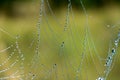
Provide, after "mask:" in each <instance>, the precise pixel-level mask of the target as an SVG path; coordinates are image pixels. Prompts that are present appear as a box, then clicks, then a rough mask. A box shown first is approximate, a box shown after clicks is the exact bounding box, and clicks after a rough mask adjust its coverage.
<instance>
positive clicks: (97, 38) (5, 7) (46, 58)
mask: <svg viewBox="0 0 120 80" xmlns="http://www.w3.org/2000/svg"><path fill="white" fill-rule="evenodd" d="M71 2H72V9H73V13H74V20H73V19H72V14H71V13H70V19H69V20H70V23H69V26H71V27H72V28H71V29H72V30H68V32H66V33H67V34H64V33H62V29H61V27H59V26H64V25H65V20H66V19H65V18H66V12H67V5H68V1H67V0H49V3H50V6H51V9H52V11H53V13H54V15H53V14H51V13H50V11H49V7H48V6H47V4H45V10H46V15H44V17H43V20H42V23H41V44H40V52H41V53H42V56H41V57H40V60H39V59H38V61H37V62H35V63H40V64H42V63H43V64H45V66H47V67H45V70H43V71H46V73H42V71H41V73H39V72H37V71H39V70H41V69H43V67H41V66H40V65H38V64H36V65H38V68H36V69H38V70H37V71H36V70H34V69H33V73H39V74H42V76H39V78H38V79H36V80H44V76H45V75H48V74H49V73H47V71H49V69H50V68H51V64H58V65H61V64H62V67H63V70H64V71H63V72H64V74H69V75H70V78H71V79H67V78H66V77H64V78H62V77H61V78H60V77H59V79H58V80H73V79H74V76H75V74H76V73H75V72H72V71H73V70H71V67H68V68H67V69H68V70H66V67H65V66H66V65H65V64H66V63H64V61H65V60H66V61H67V63H69V61H70V62H71V63H70V64H72V65H73V66H72V67H75V69H74V70H76V68H77V67H78V66H79V64H80V61H81V59H80V57H79V56H78V55H79V54H78V52H82V51H83V49H84V46H83V41H84V38H85V35H84V34H85V32H84V26H86V24H87V22H86V15H85V13H84V11H83V8H82V7H81V4H80V1H79V0H71ZM83 4H84V6H85V8H86V11H87V14H88V21H89V27H90V30H91V35H92V36H90V35H89V36H88V40H89V41H88V43H89V45H90V46H91V48H90V50H89V49H87V50H86V52H88V53H89V52H90V51H91V52H92V53H93V54H92V55H93V58H94V60H96V62H95V64H96V66H97V70H98V71H99V72H101V73H104V72H103V70H104V68H100V67H99V61H98V63H97V57H96V55H95V54H94V53H95V52H94V48H93V47H94V46H93V44H92V43H91V41H90V38H92V39H93V41H94V43H95V46H96V49H97V50H98V52H99V55H100V57H102V58H103V59H105V58H106V57H107V53H108V46H109V40H111V39H112V40H114V39H115V38H116V35H117V32H118V27H119V21H120V14H119V13H120V1H119V0H83ZM39 10H40V0H1V1H0V50H2V49H4V48H6V47H7V46H9V45H11V44H14V42H15V41H16V40H15V39H14V38H12V37H15V36H16V35H20V39H19V40H18V41H19V45H20V49H21V50H22V53H23V54H24V56H25V58H26V59H25V72H26V74H27V72H29V70H31V68H30V67H29V65H28V64H30V62H31V60H32V58H33V56H34V55H35V48H36V46H37V45H38V44H37V36H36V35H35V34H36V33H37V28H36V25H37V23H38V18H39ZM54 16H56V17H55V18H54ZM46 17H47V19H46ZM56 19H57V20H56ZM47 21H48V23H49V25H48V23H47ZM56 21H57V22H56ZM74 24H75V25H76V27H75V25H74ZM113 25H116V26H117V27H115V28H112V29H111V26H113ZM48 26H50V27H51V29H52V30H50V28H49V27H48ZM3 30H4V31H3ZM77 30H78V32H76V31H77ZM70 32H73V34H72V35H71V34H70ZM11 35H12V37H11ZM56 35H59V36H60V37H58V36H57V38H55V37H56ZM78 35H79V36H80V40H79V39H78ZM69 36H72V37H69ZM72 38H73V39H72ZM68 39H69V40H68ZM34 40H35V41H34ZM63 41H65V43H66V47H65V49H64V53H65V56H62V57H60V56H58V55H56V53H59V52H61V51H60V49H59V48H60V47H59V46H60V44H61V43H62V42H63ZM32 42H34V43H33V46H32V48H29V47H30V45H31V43H32ZM72 45H75V46H76V47H77V49H74V48H75V47H73V46H72ZM71 46H72V47H71ZM87 48H88V47H87ZM13 49H14V48H12V49H10V50H8V51H6V52H5V53H6V54H2V56H1V57H3V58H0V59H1V63H2V60H3V61H4V60H5V58H8V56H9V55H10V53H11V52H12V51H13ZM77 50H78V51H77ZM73 54H74V56H73ZM80 55H81V53H80ZM66 56H69V57H68V59H66ZM15 58H16V56H13V58H12V59H11V62H7V65H5V66H3V67H2V68H0V69H1V70H2V69H4V68H6V66H9V65H10V63H12V61H13V62H14V60H15ZM119 60H120V59H119V54H117V58H116V61H115V67H114V68H113V70H112V71H111V73H110V75H109V77H108V80H119V73H120V72H119V67H120V65H119V64H120V63H119ZM72 62H73V63H72ZM74 62H75V63H74ZM85 62H86V63H85ZM87 62H88V63H87ZM101 62H102V64H103V67H104V63H105V60H102V61H101ZM70 64H68V66H70ZM91 64H93V62H92V59H91V58H90V55H89V54H87V55H86V58H85V60H84V62H83V75H82V76H83V80H84V79H86V78H84V77H85V76H86V71H85V69H87V72H88V78H89V79H88V80H93V79H94V80H95V79H96V78H97V77H98V75H97V74H96V73H97V72H96V70H95V68H94V67H93V66H92V65H91ZM18 65H19V64H18ZM93 65H94V64H93ZM39 66H40V67H39ZM85 66H87V67H86V68H85ZM94 66H95V65H94ZM16 67H17V66H16ZM57 70H58V74H59V75H62V74H61V73H62V69H61V67H60V66H59V67H58V69H57ZM31 72H32V71H31ZM91 72H92V73H91ZM11 73H14V69H13V68H12V69H10V70H9V71H6V72H4V73H1V74H0V76H2V77H3V76H6V75H10V74H11ZM55 74H56V73H54V71H53V73H51V76H52V78H50V77H49V76H48V79H46V80H56V78H54V75H55ZM11 80H13V79H11ZM15 80H17V79H15Z"/></svg>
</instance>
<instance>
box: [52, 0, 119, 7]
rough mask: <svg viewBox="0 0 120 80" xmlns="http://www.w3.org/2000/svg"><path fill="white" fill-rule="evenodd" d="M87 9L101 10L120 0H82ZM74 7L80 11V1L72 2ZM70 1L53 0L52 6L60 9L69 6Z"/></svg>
mask: <svg viewBox="0 0 120 80" xmlns="http://www.w3.org/2000/svg"><path fill="white" fill-rule="evenodd" d="M82 1H83V3H84V4H85V7H87V8H101V7H104V6H105V5H108V4H110V3H117V4H118V3H120V0H82ZM71 2H72V6H74V7H75V8H77V9H79V8H81V5H80V0H71ZM67 3H68V0H51V5H52V7H53V8H54V9H56V8H60V7H61V6H63V5H64V4H67Z"/></svg>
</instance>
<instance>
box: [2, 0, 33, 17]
mask: <svg viewBox="0 0 120 80" xmlns="http://www.w3.org/2000/svg"><path fill="white" fill-rule="evenodd" d="M28 1H31V0H0V11H2V12H3V11H4V12H5V13H6V14H7V15H8V16H14V7H15V6H14V5H15V3H21V2H22V3H23V2H28Z"/></svg>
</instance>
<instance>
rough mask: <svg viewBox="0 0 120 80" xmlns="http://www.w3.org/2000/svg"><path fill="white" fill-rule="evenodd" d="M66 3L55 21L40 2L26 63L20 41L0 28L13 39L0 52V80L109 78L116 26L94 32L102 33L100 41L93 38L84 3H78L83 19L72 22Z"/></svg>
mask: <svg viewBox="0 0 120 80" xmlns="http://www.w3.org/2000/svg"><path fill="white" fill-rule="evenodd" d="M67 2H68V3H67V5H66V7H65V8H66V9H65V12H64V16H63V15H62V16H61V15H59V16H60V17H58V16H57V15H56V14H55V12H54V11H53V10H52V7H51V4H50V1H49V0H41V2H40V12H39V18H38V22H37V25H36V32H35V34H33V35H32V36H33V37H32V38H33V40H32V42H30V43H29V44H30V45H29V46H28V47H29V48H27V49H28V50H30V54H29V55H31V60H30V61H26V56H24V55H26V54H24V51H23V50H22V48H21V47H20V46H22V45H23V44H22V43H20V38H21V37H20V36H17V37H15V38H14V37H13V36H12V35H10V34H9V33H8V32H7V31H5V30H3V29H2V28H0V31H1V32H3V33H5V34H7V35H8V36H9V37H12V38H13V43H11V44H12V45H10V46H8V47H6V48H5V49H2V50H0V55H1V56H0V58H1V61H0V63H1V64H0V67H1V68H0V69H1V70H0V80H107V79H108V78H111V77H112V75H110V76H109V74H110V73H111V71H112V69H113V68H114V66H116V60H117V59H118V58H119V56H116V55H118V54H116V53H118V52H119V51H118V44H119V37H120V35H119V28H118V26H119V23H117V24H115V25H112V26H110V25H107V27H106V26H104V27H100V28H98V27H97V28H95V29H99V30H100V31H102V32H101V35H100V34H98V35H96V36H102V38H98V39H97V38H93V37H94V35H93V34H97V33H98V32H96V33H94V32H91V31H92V29H93V28H91V26H90V23H89V21H90V18H89V14H88V13H87V10H86V8H85V6H84V5H85V3H84V2H83V1H82V0H80V1H79V4H80V5H81V7H82V12H83V14H79V15H84V19H83V20H81V19H80V20H78V21H76V13H74V10H73V7H72V2H71V0H68V1H67ZM79 23H80V24H79ZM100 31H99V33H100ZM104 33H106V34H104ZM103 35H104V36H103ZM106 36H107V37H106ZM116 40H117V42H115V41H116ZM98 43H99V44H98ZM100 43H102V44H103V45H104V46H103V45H101V44H100ZM116 44H117V45H116ZM96 45H99V46H96ZM8 52H9V53H8ZM27 55H28V54H27ZM25 61H26V62H27V65H26V64H24V62H25ZM27 68H29V69H27Z"/></svg>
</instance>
